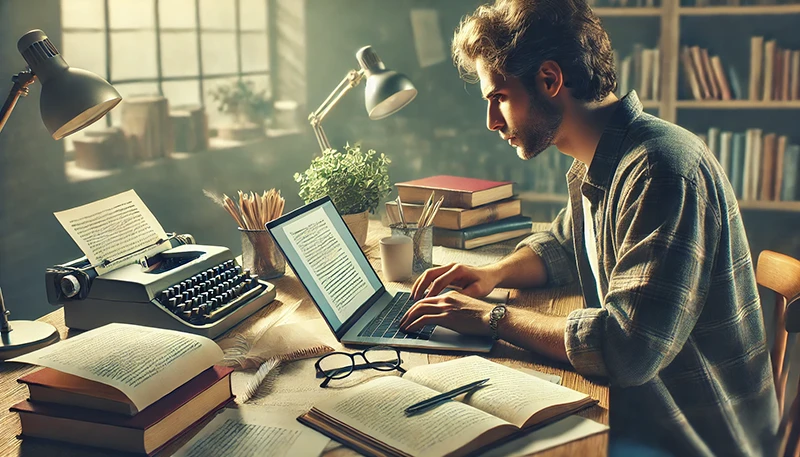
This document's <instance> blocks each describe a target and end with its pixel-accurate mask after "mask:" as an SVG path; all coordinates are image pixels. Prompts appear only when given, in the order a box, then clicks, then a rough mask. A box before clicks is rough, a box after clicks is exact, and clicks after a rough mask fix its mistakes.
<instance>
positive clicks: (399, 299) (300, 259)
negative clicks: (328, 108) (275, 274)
mask: <svg viewBox="0 0 800 457" xmlns="http://www.w3.org/2000/svg"><path fill="white" fill-rule="evenodd" d="M266 228H267V230H269V232H270V233H271V234H272V237H273V238H274V239H275V242H276V244H277V245H278V247H279V248H280V250H281V251H282V252H283V255H284V256H285V257H286V260H287V261H288V262H289V265H290V266H291V267H292V269H293V270H294V272H295V274H296V275H297V277H298V279H300V282H301V283H302V284H303V286H304V287H305V289H306V291H308V294H309V295H310V296H311V299H312V300H313V301H314V304H315V305H317V308H319V311H320V313H321V314H322V317H323V318H324V319H325V322H326V323H327V324H328V327H330V329H331V331H332V332H333V334H334V335H336V339H337V340H338V341H339V342H341V343H343V344H348V345H360V346H374V345H387V346H393V347H399V348H419V349H438V350H448V351H469V352H489V350H490V349H491V348H492V344H493V340H492V339H491V338H483V337H475V336H467V335H462V334H460V333H457V332H454V331H452V330H450V329H447V328H444V327H440V326H434V325H428V326H425V327H424V328H423V329H422V330H420V331H419V332H418V333H403V332H401V331H400V328H399V323H400V319H402V317H403V315H404V314H405V312H406V310H408V309H409V308H410V307H411V306H412V305H413V304H414V303H413V301H412V300H411V293H410V292H408V291H398V292H389V291H387V290H386V287H384V285H383V283H382V282H381V280H380V278H379V277H378V275H377V274H376V273H375V270H374V269H373V268H372V265H370V263H369V261H368V260H367V257H366V256H365V255H364V253H363V252H362V251H361V248H360V247H359V246H358V243H357V242H356V240H355V238H354V237H353V234H352V233H350V230H349V229H348V228H347V225H345V223H344V220H343V219H342V217H341V216H340V215H339V212H338V211H337V210H336V207H335V206H334V205H333V202H332V201H331V199H330V197H327V196H326V197H323V198H321V199H319V200H316V201H314V202H311V203H309V204H307V205H305V206H302V207H300V208H298V209H296V210H294V211H292V212H290V213H287V214H285V215H284V216H282V217H280V218H278V219H275V220H273V221H271V222H269V223H267V224H266Z"/></svg>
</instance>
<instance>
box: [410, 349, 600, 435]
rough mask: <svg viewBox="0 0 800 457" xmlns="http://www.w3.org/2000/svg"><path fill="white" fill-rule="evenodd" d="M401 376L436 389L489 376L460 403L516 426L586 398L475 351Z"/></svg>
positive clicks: (445, 388) (581, 394) (439, 389)
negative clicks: (539, 413)
mask: <svg viewBox="0 0 800 457" xmlns="http://www.w3.org/2000/svg"><path fill="white" fill-rule="evenodd" d="M403 377H404V378H406V379H408V380H409V381H413V382H416V383H418V384H422V385H424V386H428V387H430V388H431V389H434V390H437V391H439V392H446V391H448V390H452V389H455V388H456V387H459V386H463V385H464V384H468V383H470V382H473V381H477V380H479V379H484V378H489V382H487V383H486V384H485V385H484V387H482V388H480V389H477V390H475V391H473V392H472V393H470V394H468V395H467V396H466V397H464V400H463V401H464V403H467V404H469V405H472V406H474V407H476V408H478V409H480V410H482V411H485V412H487V413H489V414H491V415H493V416H497V417H499V418H501V419H503V420H506V421H508V422H510V423H512V424H514V425H516V426H517V427H522V426H523V425H524V424H525V422H526V421H527V420H528V419H529V418H530V417H532V416H533V415H534V414H536V413H537V412H539V411H541V410H543V409H545V408H547V407H549V406H553V405H557V404H566V403H572V402H576V401H580V400H582V399H585V398H587V395H586V394H584V393H581V392H577V391H575V390H572V389H569V388H567V387H564V386H560V385H557V384H554V383H552V382H548V381H545V380H543V379H539V378H537V377H534V376H530V375H528V374H526V373H522V372H520V371H517V370H515V369H513V368H509V367H507V366H504V365H501V364H499V363H495V362H492V361H490V360H487V359H485V358H483V357H479V356H476V355H475V356H469V357H462V358H458V359H453V360H448V361H447V362H442V363H434V364H431V365H427V366H422V367H416V368H413V369H411V370H409V371H408V373H406V374H405V375H403Z"/></svg>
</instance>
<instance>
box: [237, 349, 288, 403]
mask: <svg viewBox="0 0 800 457" xmlns="http://www.w3.org/2000/svg"><path fill="white" fill-rule="evenodd" d="M279 363H280V359H278V358H277V357H275V358H272V359H269V360H267V361H266V362H264V363H262V364H261V366H260V367H259V368H258V370H256V372H255V373H253V375H252V376H250V378H249V379H248V380H247V383H246V384H245V385H244V387H243V388H242V392H241V395H237V396H236V403H238V404H240V405H241V404H244V403H247V401H248V400H250V398H252V397H253V395H255V394H256V392H258V389H259V387H261V383H263V382H264V378H266V377H267V375H268V374H269V373H270V371H272V369H273V368H275V367H276V366H278V364H279Z"/></svg>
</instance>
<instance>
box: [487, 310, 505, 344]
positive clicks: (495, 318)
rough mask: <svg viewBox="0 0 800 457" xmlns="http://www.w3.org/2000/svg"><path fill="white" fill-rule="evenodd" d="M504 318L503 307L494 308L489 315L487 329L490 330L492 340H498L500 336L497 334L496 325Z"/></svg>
mask: <svg viewBox="0 0 800 457" xmlns="http://www.w3.org/2000/svg"><path fill="white" fill-rule="evenodd" d="M504 317H506V307H505V305H497V306H495V307H494V309H492V312H491V314H490V315H489V328H490V329H491V330H492V339H494V340H499V339H500V336H499V335H498V334H497V323H498V322H500V319H503V318H504Z"/></svg>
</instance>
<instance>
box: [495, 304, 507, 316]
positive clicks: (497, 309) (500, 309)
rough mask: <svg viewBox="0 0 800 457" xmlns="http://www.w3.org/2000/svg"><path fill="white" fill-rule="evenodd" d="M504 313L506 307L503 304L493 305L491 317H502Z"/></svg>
mask: <svg viewBox="0 0 800 457" xmlns="http://www.w3.org/2000/svg"><path fill="white" fill-rule="evenodd" d="M505 315H506V307H505V306H503V305H500V306H495V307H494V309H493V310H492V317H494V318H495V319H502V318H503V316H505Z"/></svg>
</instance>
